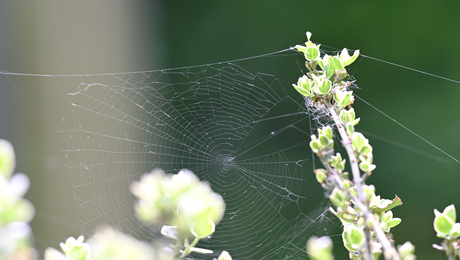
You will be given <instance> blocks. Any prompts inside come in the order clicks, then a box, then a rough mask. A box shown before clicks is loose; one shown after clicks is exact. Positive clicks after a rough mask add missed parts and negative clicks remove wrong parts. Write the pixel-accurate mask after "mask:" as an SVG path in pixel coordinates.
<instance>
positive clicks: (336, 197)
mask: <svg viewBox="0 0 460 260" xmlns="http://www.w3.org/2000/svg"><path fill="white" fill-rule="evenodd" d="M329 199H330V200H331V202H332V204H334V206H336V207H341V208H343V207H345V206H346V195H345V194H344V193H343V191H341V190H340V189H338V188H334V190H332V193H331V195H329Z"/></svg>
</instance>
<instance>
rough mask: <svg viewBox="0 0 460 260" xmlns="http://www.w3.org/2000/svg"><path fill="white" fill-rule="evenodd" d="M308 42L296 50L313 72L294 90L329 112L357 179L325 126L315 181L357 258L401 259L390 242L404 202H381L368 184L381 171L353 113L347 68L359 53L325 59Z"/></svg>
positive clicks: (316, 140)
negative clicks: (383, 256) (396, 214)
mask: <svg viewBox="0 0 460 260" xmlns="http://www.w3.org/2000/svg"><path fill="white" fill-rule="evenodd" d="M307 39H308V41H307V42H306V43H305V46H296V49H297V50H298V51H300V52H302V53H303V54H304V56H305V58H306V64H305V65H306V67H307V69H308V70H309V72H308V73H307V74H306V75H303V76H302V77H300V78H299V79H298V81H297V84H293V86H294V88H295V89H296V90H297V91H298V92H299V93H300V94H302V95H303V96H304V98H305V99H310V100H311V103H312V104H313V105H314V106H321V107H323V108H326V109H327V110H328V111H329V113H330V116H331V117H332V118H333V120H334V123H335V125H336V127H337V129H338V131H339V133H340V137H341V139H342V140H341V143H342V144H343V145H344V147H345V149H346V151H347V154H348V157H349V161H350V165H351V170H352V175H353V180H350V179H349V175H350V174H349V173H348V172H345V163H346V160H345V159H342V158H343V157H342V155H341V154H340V153H338V152H337V153H336V152H335V151H334V133H333V128H332V127H331V126H325V127H322V128H320V129H319V130H318V135H312V136H311V141H310V148H311V149H312V151H313V152H314V153H315V154H316V155H317V156H318V158H319V159H320V160H321V162H322V164H323V166H324V168H323V169H321V168H320V169H316V170H315V175H316V180H317V181H318V182H319V183H320V184H321V185H322V187H323V188H324V189H326V190H327V194H328V197H329V199H330V201H331V203H332V205H334V207H335V208H336V209H335V210H334V209H331V211H332V212H333V213H334V214H335V215H336V216H337V217H338V218H339V219H340V220H341V221H342V224H343V226H344V231H343V233H342V239H343V243H344V246H345V248H347V249H348V250H349V251H350V257H351V258H352V259H363V258H366V259H377V258H378V257H379V256H380V255H381V254H382V253H383V250H391V251H392V252H388V253H387V255H397V254H398V252H397V250H396V249H395V248H394V246H393V245H392V244H391V242H390V241H389V239H388V237H389V236H390V234H389V232H390V230H391V228H393V227H395V226H397V225H398V224H399V223H400V222H401V219H399V218H394V217H393V212H392V211H391V209H393V208H394V207H396V206H399V205H401V204H402V202H401V200H400V199H399V198H398V197H397V196H396V198H395V199H393V200H388V199H381V198H380V196H377V195H376V194H375V188H374V186H373V185H366V184H365V179H366V178H367V177H369V176H370V175H371V174H372V172H373V171H374V170H375V169H376V166H375V165H374V164H373V159H374V157H373V153H372V151H373V149H372V146H371V145H370V144H369V140H368V139H367V138H366V137H365V136H364V135H363V134H362V133H359V132H357V131H356V130H355V126H356V125H357V124H358V123H359V121H360V119H359V118H356V115H355V111H354V109H353V108H351V104H352V103H353V101H354V97H353V92H352V91H351V90H350V89H349V86H350V85H351V84H353V82H352V81H349V78H350V76H349V75H348V72H347V70H346V69H345V67H346V66H348V65H350V64H352V63H353V62H354V61H355V60H356V59H357V57H358V56H359V50H357V51H355V52H354V53H353V55H352V56H350V55H349V53H348V50H347V49H343V50H342V52H341V53H340V54H337V55H335V56H329V55H327V54H326V55H324V56H322V55H321V50H320V45H316V44H314V43H312V42H311V40H310V39H311V33H309V32H307ZM347 108H348V109H347ZM374 234H378V236H380V237H379V238H377V235H374ZM382 240H384V241H382ZM312 243H313V242H312ZM406 247H407V246H406ZM406 247H405V248H406ZM408 259H409V258H408Z"/></svg>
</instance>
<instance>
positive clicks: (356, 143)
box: [351, 132, 368, 152]
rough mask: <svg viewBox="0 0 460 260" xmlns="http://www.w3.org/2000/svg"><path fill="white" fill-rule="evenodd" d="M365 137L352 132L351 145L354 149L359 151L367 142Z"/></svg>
mask: <svg viewBox="0 0 460 260" xmlns="http://www.w3.org/2000/svg"><path fill="white" fill-rule="evenodd" d="M367 142H368V141H367V139H366V138H365V137H364V135H363V134H361V133H358V132H354V133H353V135H352V137H351V145H352V146H353V148H354V150H355V151H358V152H359V151H360V150H361V148H362V147H363V146H364V145H365V144H367Z"/></svg>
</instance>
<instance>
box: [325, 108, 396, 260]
mask: <svg viewBox="0 0 460 260" xmlns="http://www.w3.org/2000/svg"><path fill="white" fill-rule="evenodd" d="M327 108H328V110H329V113H330V114H331V116H332V119H333V120H334V123H335V125H336V126H337V129H338V131H339V133H340V137H341V139H342V144H343V146H344V147H345V150H346V151H347V154H348V158H349V159H350V165H351V172H352V175H353V182H354V184H355V185H356V190H357V193H358V198H355V196H353V194H350V195H351V196H352V199H353V200H354V201H355V204H356V206H357V207H358V208H359V209H360V210H361V212H362V213H363V217H364V223H369V222H370V223H371V224H372V229H373V231H374V232H375V234H376V236H377V239H378V240H379V241H380V243H381V244H382V247H383V254H384V257H385V259H394V260H399V259H400V257H399V254H398V251H396V249H395V248H394V246H393V245H392V243H391V242H390V241H389V240H388V238H387V236H386V235H385V232H383V230H382V229H381V228H380V224H379V222H378V221H377V220H376V219H375V217H374V216H373V214H372V212H371V211H370V210H369V207H368V206H367V205H366V202H365V196H364V192H363V187H362V184H363V178H361V174H360V171H359V166H358V160H357V158H356V156H355V152H354V151H353V147H352V146H351V140H350V137H349V136H348V134H347V133H346V131H345V129H344V127H343V125H342V122H341V121H340V118H339V116H338V115H337V113H336V112H335V109H334V107H333V106H332V105H331V104H327ZM336 179H339V180H340V178H336ZM340 182H342V181H340ZM342 186H343V185H342ZM365 225H366V224H365ZM364 231H365V232H364V234H365V236H366V259H373V257H372V252H371V248H370V247H371V245H370V241H371V232H370V229H369V228H368V227H367V226H366V228H364Z"/></svg>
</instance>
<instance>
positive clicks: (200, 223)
mask: <svg viewBox="0 0 460 260" xmlns="http://www.w3.org/2000/svg"><path fill="white" fill-rule="evenodd" d="M130 189H131V191H132V193H133V194H134V195H135V196H136V197H137V198H138V199H139V201H138V203H136V206H135V209H136V212H137V214H138V216H139V218H140V219H141V220H143V221H145V222H147V223H153V224H163V223H164V224H166V225H170V226H175V227H177V228H178V230H177V231H178V233H179V236H188V237H190V235H193V236H194V237H199V238H203V237H207V236H209V235H211V234H212V233H213V232H214V227H215V224H217V223H219V221H220V220H221V219H222V216H223V214H224V211H225V203H224V200H223V199H222V197H221V196H220V195H219V194H217V193H214V192H213V191H212V190H211V188H210V187H209V184H208V183H207V182H201V181H200V180H199V179H198V178H197V177H196V176H195V175H194V174H193V173H192V172H191V171H189V170H181V171H180V172H179V173H178V174H176V175H167V174H165V172H163V171H162V170H154V171H152V172H151V173H149V174H146V175H144V176H142V177H141V180H140V181H139V182H134V183H132V185H131V186H130Z"/></svg>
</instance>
